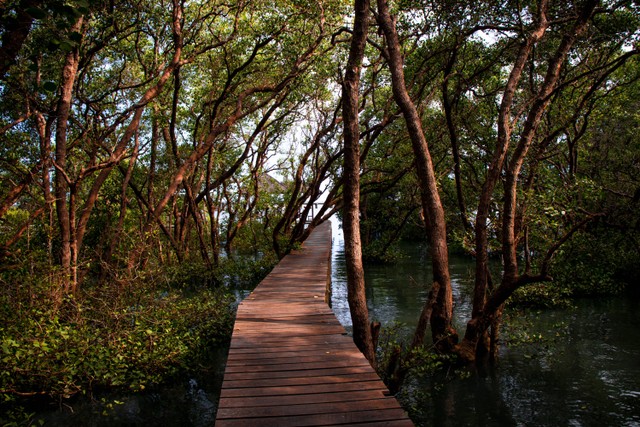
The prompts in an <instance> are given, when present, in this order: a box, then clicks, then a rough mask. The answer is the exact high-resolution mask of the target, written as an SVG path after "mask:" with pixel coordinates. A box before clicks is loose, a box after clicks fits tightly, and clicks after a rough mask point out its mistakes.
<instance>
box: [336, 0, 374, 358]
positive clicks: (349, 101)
mask: <svg viewBox="0 0 640 427" xmlns="http://www.w3.org/2000/svg"><path fill="white" fill-rule="evenodd" d="M368 29H369V0H355V21H354V25H353V37H352V39H351V48H350V50H349V60H348V62H347V69H346V71H345V76H344V80H343V83H342V93H343V96H342V117H343V122H344V177H343V180H344V218H343V228H344V241H345V245H344V246H345V248H344V253H345V259H346V265H347V266H346V267H347V289H348V300H349V309H350V311H351V320H352V322H353V341H354V342H355V344H356V345H357V346H358V348H359V349H360V351H362V353H363V354H364V355H365V357H366V358H367V359H368V360H369V363H371V365H373V366H375V349H374V348H373V339H372V335H371V328H370V327H369V311H368V309H367V298H366V294H365V283H364V270H363V267H362V244H361V241H360V216H359V215H360V145H359V144H360V138H359V136H360V129H359V122H358V100H359V83H360V69H361V67H362V58H363V57H364V49H365V45H366V41H367V33H368Z"/></svg>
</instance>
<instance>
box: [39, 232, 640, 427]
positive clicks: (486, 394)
mask: <svg viewBox="0 0 640 427" xmlns="http://www.w3.org/2000/svg"><path fill="white" fill-rule="evenodd" d="M336 224H337V221H336V222H334V233H333V236H334V241H333V259H332V266H333V271H332V281H333V285H332V288H333V296H332V307H333V309H334V311H335V313H336V315H337V316H338V318H339V319H340V321H341V322H342V323H343V324H344V325H345V326H346V327H347V329H349V327H350V322H351V320H350V316H349V309H348V306H347V298H346V283H345V281H346V279H345V272H344V243H343V241H342V233H341V230H340V229H339V228H338V227H337V225H336ZM403 250H404V252H405V253H406V257H405V258H403V260H402V261H401V262H400V263H398V264H397V265H394V266H367V267H366V280H367V286H368V300H369V307H370V314H371V316H372V318H374V319H376V320H378V321H380V322H381V323H382V324H383V326H385V327H389V326H392V325H395V324H397V323H399V324H400V325H401V326H400V327H399V329H400V331H401V333H405V334H409V333H410V332H411V330H412V328H413V327H414V326H415V322H416V320H417V317H418V314H419V313H420V310H421V309H422V304H423V302H424V300H425V299H426V296H427V292H428V286H427V284H428V281H429V275H430V267H429V262H428V260H427V259H426V258H425V251H424V249H423V248H421V247H420V246H419V245H409V246H405V247H403ZM472 269H473V263H472V261H471V260H469V259H467V258H453V259H452V260H451V277H452V283H453V293H454V303H455V312H456V316H457V317H456V320H455V323H456V327H457V329H458V331H459V332H460V333H462V332H463V331H464V323H465V320H466V319H467V318H468V316H469V314H470V312H471V305H470V295H471V289H472V283H471V279H472ZM249 291H250V290H247V289H238V290H236V297H237V299H238V300H240V299H242V298H243V297H244V296H246V294H247V293H248V292H249ZM514 321H515V323H516V324H517V325H520V326H521V327H519V328H515V329H513V330H512V331H511V333H510V334H506V333H505V337H504V338H505V340H513V338H514V337H522V336H523V334H525V333H527V334H529V339H528V340H527V341H528V342H530V343H529V344H526V345H517V346H516V345H510V346H508V347H505V348H503V349H502V354H501V359H500V363H499V365H498V366H497V367H495V368H492V369H488V370H486V371H484V372H471V373H467V374H466V375H463V376H460V375H452V376H451V378H450V379H448V380H447V381H444V382H442V381H433V382H430V381H424V380H422V381H416V380H415V379H413V380H410V381H408V384H407V385H406V386H405V388H404V389H403V390H402V392H401V394H400V398H401V401H402V402H403V404H404V405H405V406H406V407H407V408H411V407H412V408H415V409H412V410H411V414H412V416H413V417H414V420H415V421H416V424H417V425H422V426H437V427H439V426H483V427H484V426H486V427H489V426H639V427H640V332H639V331H640V304H639V302H638V300H637V299H636V300H628V299H603V300H588V301H580V302H578V304H577V307H576V308H575V309H572V310H548V311H543V312H529V313H526V314H519V315H516V316H514ZM512 323H513V322H512ZM523 326H524V327H523ZM525 327H526V328H525ZM226 353H227V349H225V348H222V349H219V351H218V352H215V353H212V355H211V363H210V364H209V365H210V366H209V368H208V369H207V371H206V372H203V373H202V374H201V375H199V376H197V377H193V378H184V379H183V380H181V381H178V382H176V383H175V384H173V385H171V386H167V387H164V388H162V389H160V390H155V391H152V392H148V393H143V394H135V395H114V394H109V395H105V396H95V399H94V400H91V401H89V400H85V401H83V400H77V401H74V402H67V403H66V404H64V405H52V404H50V403H47V405H46V406H44V407H41V408H35V409H37V410H38V415H37V419H40V420H43V421H45V425H47V426H95V427H103V426H104V427H110V426H198V427H200V426H211V425H213V424H214V422H215V414H216V409H217V401H218V397H219V390H220V386H221V382H222V377H223V374H224V362H225V359H226ZM69 403H71V404H69ZM30 409H32V408H30ZM36 425H37V424H36Z"/></svg>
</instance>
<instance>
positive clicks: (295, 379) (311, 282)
mask: <svg viewBox="0 0 640 427" xmlns="http://www.w3.org/2000/svg"><path fill="white" fill-rule="evenodd" d="M330 255H331V224H330V223H329V222H326V223H324V224H323V225H321V226H319V227H317V228H316V230H314V232H313V233H312V234H311V236H310V237H309V238H308V239H307V240H306V241H305V242H304V244H303V246H302V249H300V250H298V251H294V252H292V253H291V254H290V255H288V256H286V257H285V258H284V259H283V260H282V261H281V262H280V263H279V264H278V265H277V266H276V267H275V268H274V269H273V271H272V272H271V273H270V274H269V275H268V276H267V277H266V278H265V279H264V280H263V281H262V282H261V283H260V285H258V287H257V288H256V290H255V291H254V292H253V293H252V294H251V295H250V296H249V297H247V298H246V299H245V300H244V301H243V302H242V303H241V304H240V306H239V307H238V314H237V318H236V323H235V327H234V331H233V337H232V339H231V348H230V350H229V358H228V361H227V366H226V370H225V375H224V382H223V384H222V392H221V395H220V404H219V409H218V415H217V420H216V426H219V427H226V426H261V427H262V426H274V427H275V426H277V427H285V426H330V425H365V426H413V424H412V422H411V420H410V419H409V418H408V417H407V415H406V413H405V411H404V410H402V409H401V408H400V405H399V404H398V402H397V401H396V400H395V398H393V397H389V396H388V395H387V388H386V387H385V385H384V384H383V383H382V381H381V380H380V379H379V378H378V376H377V375H376V373H375V371H374V370H373V369H372V368H371V366H370V365H369V363H368V362H367V360H366V359H365V358H364V356H363V355H362V353H360V352H359V351H358V349H357V348H356V346H355V345H354V344H353V340H352V339H351V337H349V336H346V334H345V331H344V329H343V327H342V326H341V325H340V323H339V322H338V320H337V319H336V317H335V316H334V315H333V312H332V311H331V309H330V308H329V306H328V305H327V304H326V303H325V290H326V286H327V283H328V280H329V277H328V276H329V274H330Z"/></svg>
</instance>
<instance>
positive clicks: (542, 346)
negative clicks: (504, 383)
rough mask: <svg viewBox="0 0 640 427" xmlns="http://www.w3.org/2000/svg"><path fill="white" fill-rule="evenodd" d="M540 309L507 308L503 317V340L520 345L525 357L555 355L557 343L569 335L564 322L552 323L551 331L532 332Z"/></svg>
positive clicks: (511, 345)
mask: <svg viewBox="0 0 640 427" xmlns="http://www.w3.org/2000/svg"><path fill="white" fill-rule="evenodd" d="M539 314H540V311H537V312H536V311H533V310H529V309H525V310H523V309H517V310H507V311H505V313H504V317H503V324H502V325H503V326H502V328H501V334H500V335H501V340H502V342H503V343H504V344H505V345H506V346H507V347H518V348H519V349H520V350H521V352H522V353H523V354H524V355H525V358H527V359H530V358H534V357H538V358H544V357H553V354H554V347H555V345H556V343H558V342H559V341H561V340H563V339H565V338H566V337H567V336H568V335H569V330H568V326H567V324H566V323H564V322H558V323H554V324H553V325H550V328H549V331H547V332H545V333H543V332H538V333H531V331H532V330H533V329H535V328H534V327H533V323H534V320H533V318H534V317H536V316H538V315H539Z"/></svg>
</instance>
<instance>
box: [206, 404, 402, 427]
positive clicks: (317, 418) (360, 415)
mask: <svg viewBox="0 0 640 427" xmlns="http://www.w3.org/2000/svg"><path fill="white" fill-rule="evenodd" d="M403 419H406V414H405V412H404V411H403V410H402V409H400V408H391V409H379V410H376V411H351V412H340V413H336V414H316V415H300V416H284V417H262V418H243V419H221V420H220V423H219V424H218V422H217V421H216V426H218V427H227V426H228V427H241V426H242V427H244V426H265V427H267V426H274V427H289V426H297V427H305V426H328V425H344V424H351V423H363V422H368V421H382V420H388V421H396V420H403Z"/></svg>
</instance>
